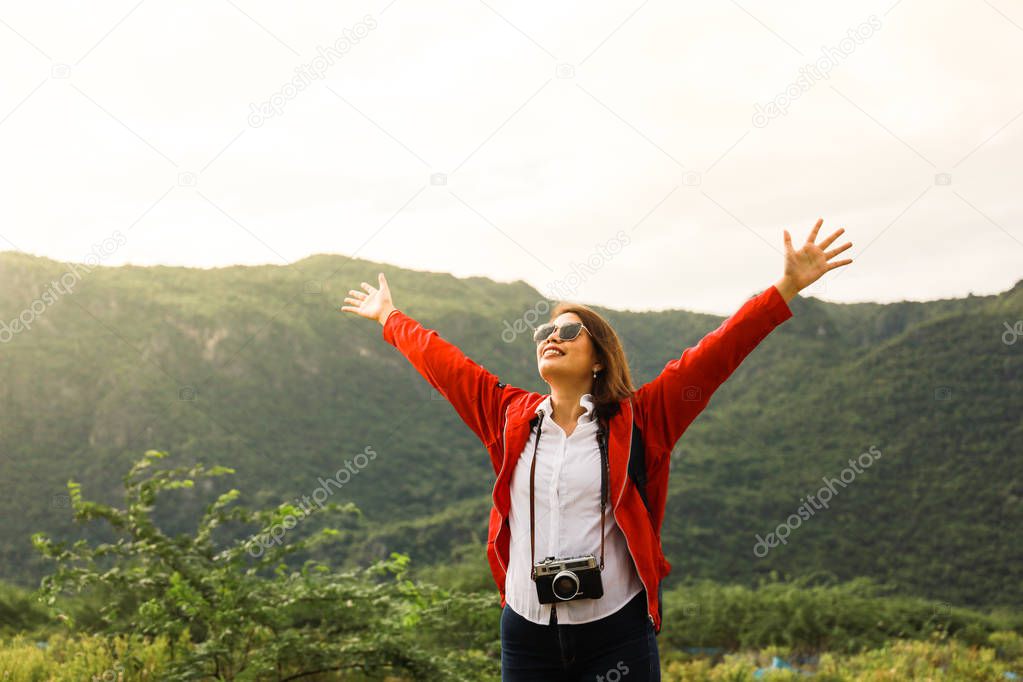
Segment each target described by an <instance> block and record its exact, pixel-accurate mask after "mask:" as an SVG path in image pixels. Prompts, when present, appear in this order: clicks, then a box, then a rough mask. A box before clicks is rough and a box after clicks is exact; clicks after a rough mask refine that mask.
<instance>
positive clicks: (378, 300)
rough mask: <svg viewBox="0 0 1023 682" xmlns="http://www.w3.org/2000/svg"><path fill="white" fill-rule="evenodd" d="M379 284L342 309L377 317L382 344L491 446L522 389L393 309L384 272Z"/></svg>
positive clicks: (355, 294)
mask: <svg viewBox="0 0 1023 682" xmlns="http://www.w3.org/2000/svg"><path fill="white" fill-rule="evenodd" d="M379 280H380V287H379V288H377V287H373V286H371V285H369V284H367V283H366V282H363V283H362V288H363V289H365V290H366V292H365V293H363V292H361V291H355V290H350V291H349V292H348V298H346V299H345V303H350V304H351V305H346V306H343V307H342V308H341V310H342V311H344V312H352V313H356V314H358V315H360V316H362V317H366V318H369V319H375V320H377V322H379V323H380V324H381V325H383V337H384V340H385V341H387V342H388V343H390V344H391V345H392V346H394V347H395V348H397V349H398V350H399V351H401V353H402V354H403V355H404V356H405V357H406V358H407V359H408V361H409V362H411V363H412V365H413V366H414V367H415V368H416V370H418V371H419V373H420V374H422V375H423V378H425V379H426V380H427V381H428V382H429V383H430V385H431V386H433V387H434V388H435V389H437V391H439V392H440V394H441V395H443V396H444V397H445V398H446V399H447V400H448V402H450V403H451V406H452V407H454V408H455V411H456V412H457V413H458V416H460V417H461V418H462V421H464V422H465V423H466V425H467V426H468V427H469V428H470V429H472V431H473V433H475V434H476V436H477V437H478V438H479V439H480V441H482V442H483V444H484V445H486V446H489V445H490V444H491V443H493V442H494V441H495V440H497V439H498V438H499V437H500V436H501V425H502V422H503V417H504V411H505V409H506V408H507V406H508V404H509V403H510V402H511V400H512V399H513V398H514V397H515V396H516V395H518V394H520V393H525V392H526V391H524V390H523V389H521V388H516V387H514V386H508V385H507V384H505V383H503V382H501V381H499V380H498V378H497V377H496V376H495V375H494V374H492V373H491V372H489V371H487V370H486V369H484V368H483V367H482V366H481V365H479V364H477V363H476V362H474V361H473V360H471V359H470V358H469V357H467V356H466V355H465V354H464V353H463V352H462V351H461V350H459V348H458V347H457V346H455V345H454V344H452V343H450V342H449V341H447V340H445V339H443V338H442V337H441V336H440V334H438V333H437V332H436V331H434V330H432V329H426V328H425V327H423V326H422V325H421V324H420V323H419V322H417V321H416V320H414V319H412V318H411V317H409V316H408V315H406V314H405V313H404V312H402V311H401V310H400V309H398V308H395V307H394V304H393V302H392V300H391V291H390V287H388V285H387V279H386V278H385V277H384V274H383V273H380V275H379Z"/></svg>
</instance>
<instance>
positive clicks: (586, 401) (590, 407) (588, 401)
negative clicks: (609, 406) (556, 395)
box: [536, 393, 597, 424]
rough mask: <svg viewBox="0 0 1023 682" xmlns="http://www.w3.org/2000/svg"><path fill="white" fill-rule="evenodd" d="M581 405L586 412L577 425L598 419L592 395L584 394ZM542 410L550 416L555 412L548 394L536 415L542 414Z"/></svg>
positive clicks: (537, 409)
mask: <svg viewBox="0 0 1023 682" xmlns="http://www.w3.org/2000/svg"><path fill="white" fill-rule="evenodd" d="M579 404H580V405H582V406H583V408H584V410H585V411H584V412H583V413H582V414H581V415H579V419H578V421H577V422H576V423H578V424H585V423H586V422H591V421H593V420H594V419H596V418H597V416H596V414H595V413H594V410H595V409H596V407H597V404H596V403H595V402H594V400H593V394H592V393H584V394H582V396H580V397H579ZM540 410H543V411H544V414H546V415H548V416H550V415H551V414H552V413H553V412H554V407H553V403H552V400H551V396H550V394H548V395H547V397H546V398H544V399H543V402H541V403H540V404H539V405H537V407H536V413H537V414H540Z"/></svg>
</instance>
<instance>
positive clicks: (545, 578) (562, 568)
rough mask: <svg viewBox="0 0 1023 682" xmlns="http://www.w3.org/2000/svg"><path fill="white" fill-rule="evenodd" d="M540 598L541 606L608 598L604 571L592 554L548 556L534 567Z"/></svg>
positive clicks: (537, 592) (537, 591)
mask: <svg viewBox="0 0 1023 682" xmlns="http://www.w3.org/2000/svg"><path fill="white" fill-rule="evenodd" d="M533 568H534V571H535V577H534V578H533V580H534V581H536V596H537V597H538V598H539V600H540V603H541V604H552V603H555V602H559V601H571V600H573V599H599V598H600V597H602V596H604V584H603V583H602V582H601V581H600V569H599V568H598V567H597V560H596V559H595V558H594V557H593V555H592V554H586V555H583V556H574V557H568V558H565V559H555V558H554V557H552V556H549V557H546V558H545V559H544V560H543V561H539V562H537V563H535V564H534V565H533Z"/></svg>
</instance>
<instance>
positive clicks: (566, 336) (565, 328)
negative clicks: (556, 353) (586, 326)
mask: <svg viewBox="0 0 1023 682" xmlns="http://www.w3.org/2000/svg"><path fill="white" fill-rule="evenodd" d="M582 328H583V325H582V324H581V323H579V322H570V323H568V324H565V325H562V326H561V331H559V332H558V336H560V337H561V340H562V341H571V340H572V339H574V338H575V337H577V336H579V331H580V330H581V329H582Z"/></svg>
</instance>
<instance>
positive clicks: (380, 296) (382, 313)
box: [341, 272, 395, 325]
mask: <svg viewBox="0 0 1023 682" xmlns="http://www.w3.org/2000/svg"><path fill="white" fill-rule="evenodd" d="M377 278H378V279H379V280H380V288H379V289H378V288H376V287H374V286H372V285H371V284H368V283H367V282H363V283H362V288H363V289H365V290H366V291H365V292H362V291H356V290H355V289H349V291H348V296H347V297H346V298H345V303H350V304H351V305H345V306H341V311H342V312H346V313H355V314H356V315H359V316H361V317H365V318H368V319H370V320H376V321H377V322H379V323H380V324H381V325H383V324H384V322H386V321H387V316H388V315H390V314H391V312H392V311H393V310H394V309H395V308H394V303H393V302H392V301H391V288H390V287H389V286H387V278H386V277H384V273H382V272H381V273H380V274H379V275H378V276H377Z"/></svg>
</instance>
